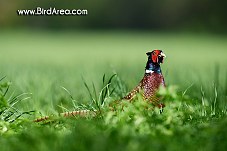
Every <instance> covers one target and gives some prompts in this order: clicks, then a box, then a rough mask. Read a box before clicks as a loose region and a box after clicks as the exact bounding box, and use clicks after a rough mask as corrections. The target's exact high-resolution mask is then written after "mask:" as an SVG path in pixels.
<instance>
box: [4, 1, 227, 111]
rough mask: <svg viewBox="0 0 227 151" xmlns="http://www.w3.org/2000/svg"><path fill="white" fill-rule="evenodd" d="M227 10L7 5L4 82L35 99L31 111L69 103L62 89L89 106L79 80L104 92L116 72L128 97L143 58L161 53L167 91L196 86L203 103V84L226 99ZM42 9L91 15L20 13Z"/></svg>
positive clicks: (137, 4) (123, 4) (210, 4)
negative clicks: (105, 80)
mask: <svg viewBox="0 0 227 151" xmlns="http://www.w3.org/2000/svg"><path fill="white" fill-rule="evenodd" d="M226 4H227V2H226V1H224V0H220V1H212V0H202V1H195V0H185V1H180V0H173V1H170V0H164V1H148V0H142V1H129V0H124V1H119V0H118V1H105V0H97V1H95V2H94V1H88V0H76V1H67V2H65V1H61V0H54V1H44V0H41V1H28V0H21V1H1V2H0V33H1V34H0V43H1V44H0V54H1V55H0V76H1V77H3V76H7V79H8V80H10V81H12V82H13V83H14V86H15V89H16V90H18V91H20V92H31V93H33V98H32V101H30V105H29V103H27V104H26V106H27V108H31V107H34V108H35V109H37V108H38V109H39V108H42V109H44V110H45V108H46V110H50V109H52V108H53V107H56V104H58V103H59V102H60V103H62V102H63V100H62V98H65V95H66V94H64V93H65V92H64V91H63V90H62V89H61V88H60V86H64V87H66V88H67V89H69V90H70V91H71V92H72V94H73V95H74V97H75V98H77V100H79V101H85V100H88V96H87V93H86V89H85V88H84V86H83V82H82V78H81V77H84V78H85V79H86V80H87V81H88V83H89V82H90V83H91V81H93V82H94V83H95V85H96V86H97V87H100V86H101V84H100V83H101V80H102V75H103V74H104V73H106V74H109V75H111V74H113V73H117V74H118V76H119V77H120V78H121V80H122V81H123V82H124V83H125V85H126V90H125V92H123V93H126V92H127V91H129V90H130V89H131V88H132V87H134V86H135V85H136V84H137V83H138V81H139V80H140V79H141V78H142V76H143V72H144V67H145V63H146V60H147V57H146V55H145V53H146V52H147V51H152V50H153V49H162V50H164V52H165V53H166V55H167V58H166V60H165V63H164V64H163V67H162V68H163V74H164V76H165V79H166V82H167V84H168V85H178V86H179V87H180V88H181V89H182V90H184V89H186V88H187V87H188V86H190V85H192V84H193V85H194V87H196V89H193V90H194V91H192V92H191V94H192V95H194V96H197V97H199V96H200V88H201V86H203V85H204V87H207V91H208V94H209V93H212V91H213V88H212V84H213V83H217V84H220V90H221V93H222V94H223V95H221V96H222V98H224V99H226V95H225V94H226V93H227V90H226V85H227V80H226V75H227V70H226V65H227V62H226V56H227V51H226V50H227V36H226V31H227V29H226V27H227V26H226V25H227V20H226V17H225V14H226V13H227V9H226V6H227V5H226ZM36 7H43V8H45V9H48V8H50V7H56V9H61V8H63V9H87V10H88V15H87V16H18V15H17V10H18V9H35V8H36ZM129 77H130V78H129ZM212 94H213V93H212ZM34 102H35V104H36V105H34ZM52 102H57V103H56V104H54V103H52ZM50 104H51V105H50ZM43 106H44V107H43Z"/></svg>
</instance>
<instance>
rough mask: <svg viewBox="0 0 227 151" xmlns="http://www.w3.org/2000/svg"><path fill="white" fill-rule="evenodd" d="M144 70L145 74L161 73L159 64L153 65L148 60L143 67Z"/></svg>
mask: <svg viewBox="0 0 227 151" xmlns="http://www.w3.org/2000/svg"><path fill="white" fill-rule="evenodd" d="M145 70H146V72H148V73H149V71H150V72H155V73H159V74H161V73H162V70H161V67H160V64H158V63H154V62H152V61H151V60H148V61H147V65H146V67H145Z"/></svg>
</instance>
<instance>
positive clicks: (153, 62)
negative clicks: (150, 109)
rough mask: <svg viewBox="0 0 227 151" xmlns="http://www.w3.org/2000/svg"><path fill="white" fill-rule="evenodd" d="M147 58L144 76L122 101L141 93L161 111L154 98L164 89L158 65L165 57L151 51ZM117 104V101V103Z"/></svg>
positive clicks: (156, 99) (66, 113)
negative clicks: (161, 88)
mask: <svg viewBox="0 0 227 151" xmlns="http://www.w3.org/2000/svg"><path fill="white" fill-rule="evenodd" d="M146 54H147V56H148V61H147V64H146V67H145V74H144V77H143V78H142V80H141V81H140V83H139V84H138V85H137V86H136V87H135V88H134V89H133V90H132V91H130V92H129V93H128V94H127V95H126V96H125V97H123V98H122V100H129V101H130V100H132V99H133V98H134V97H135V96H136V94H137V93H139V92H142V96H143V99H144V100H147V101H149V102H151V103H153V104H154V105H155V106H157V107H159V108H160V109H161V111H162V109H163V108H164V107H165V105H164V104H162V103H160V104H159V100H160V98H158V97H156V92H157V90H158V89H159V87H160V86H164V87H165V81H164V77H163V75H162V71H161V67H160V64H161V63H163V61H164V58H165V57H166V55H165V54H164V53H163V51H162V50H153V51H152V52H147V53H146ZM117 102H119V101H117ZM90 112H91V111H90V110H79V111H72V112H64V113H60V116H63V117H69V116H76V115H79V116H85V115H87V114H88V113H90ZM49 118H50V117H49V116H45V117H41V118H38V119H36V120H34V122H41V121H45V120H48V119H49Z"/></svg>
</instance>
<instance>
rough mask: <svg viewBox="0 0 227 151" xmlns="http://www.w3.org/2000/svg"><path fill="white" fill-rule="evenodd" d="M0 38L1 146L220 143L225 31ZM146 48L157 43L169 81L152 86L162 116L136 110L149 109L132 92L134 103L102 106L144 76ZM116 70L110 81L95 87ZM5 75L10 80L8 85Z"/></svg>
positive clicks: (225, 108)
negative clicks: (88, 112) (73, 114)
mask: <svg viewBox="0 0 227 151" xmlns="http://www.w3.org/2000/svg"><path fill="white" fill-rule="evenodd" d="M0 41H1V46H0V53H1V55H0V77H4V76H6V78H5V79H4V80H2V81H1V92H2V94H1V98H2V99H1V103H2V102H4V103H3V104H4V105H1V111H2V110H4V114H0V117H1V119H0V134H1V135H2V136H1V137H0V144H1V148H2V150H4V151H5V150H6V151H7V150H27V149H30V148H32V149H33V150H63V149H64V150H72V149H74V150H183V149H184V150H225V149H226V148H227V144H226V141H227V138H226V136H227V131H226V128H225V125H226V123H227V118H226V113H227V79H226V77H227V70H226V65H227V61H226V57H227V51H226V50H227V44H226V41H227V37H225V36H218V35H209V34H190V33H155V32H130V31H77V32H76V31H74V32H47V31H11V32H10V31H2V32H1V35H0ZM152 49H163V50H164V52H165V54H166V55H167V58H166V60H165V62H164V64H163V65H162V71H163V74H164V76H165V80H166V83H167V85H168V86H169V87H168V89H167V90H162V91H160V95H162V96H163V97H164V99H163V101H164V102H166V104H167V107H166V108H165V110H164V112H163V114H159V111H158V110H156V109H155V110H144V108H149V107H151V106H150V105H149V104H146V103H144V102H143V101H141V99H140V96H138V99H137V101H135V102H134V103H132V104H128V103H127V102H125V103H124V112H122V110H121V108H122V106H119V107H118V106H116V110H117V112H116V113H113V112H111V111H108V108H107V107H106V106H107V104H108V103H109V102H111V101H113V100H116V99H119V98H120V97H121V96H123V95H125V94H126V93H127V92H128V91H129V90H130V89H132V88H133V87H134V86H135V85H136V84H137V83H138V82H139V81H140V79H141V78H142V77H143V72H144V67H145V63H146V59H147V58H146V54H145V53H146V52H147V51H151V50H152ZM115 73H116V74H117V76H115V77H114V78H113V79H112V82H111V85H110V87H108V89H102V88H103V87H105V85H106V84H107V83H108V78H110V77H111V75H113V74H115ZM104 74H105V81H106V82H104V83H103V75H104ZM8 81H11V82H12V84H11V85H10V87H9V89H8V90H7V88H8V85H7V84H9V83H7V82H8ZM85 83H86V85H87V88H86V86H85V85H84V84H85ZM175 85H176V86H177V87H178V88H177V89H175V87H174V86H175ZM105 88H107V87H105ZM113 88H115V91H114V92H113V93H112V94H111V95H108V93H106V92H107V91H109V92H111V91H112V89H113ZM6 90H7V93H6V95H4V94H5V91H6ZM88 90H89V91H88ZM100 92H103V95H102V93H100ZM23 93H26V95H24V96H21V97H20V98H19V99H18V101H16V103H14V104H13V108H15V109H12V107H11V105H10V100H11V99H10V98H13V97H14V96H18V95H20V94H23ZM30 93H31V94H30ZM104 94H106V95H105V98H104V97H102V96H104ZM99 96H100V97H99ZM27 97H29V99H26V98H27ZM91 98H93V100H92V99H91ZM2 100H4V101H2ZM7 100H8V102H7ZM104 100H105V101H104ZM103 101H104V102H105V103H104V105H101V102H103ZM11 104H12V103H11ZM99 107H100V108H101V110H102V111H103V112H102V114H101V115H102V116H98V117H97V118H90V117H88V118H85V119H84V118H82V119H81V118H76V119H75V118H73V119H61V118H57V117H53V118H54V119H55V118H56V119H55V122H52V123H46V124H35V123H32V122H31V121H32V119H34V118H35V117H37V116H39V115H57V113H59V112H62V111H66V110H73V109H75V108H96V109H97V108H99ZM16 111H17V112H16ZM32 111H36V112H35V113H33V112H32ZM22 113H23V114H22ZM11 114H12V115H11ZM30 114H32V115H30ZM19 115H20V116H19ZM18 116H19V117H18ZM8 117H10V119H9V118H8ZM17 117H18V118H17ZM7 119H9V120H7ZM13 119H15V121H14V122H11V123H10V121H11V120H13Z"/></svg>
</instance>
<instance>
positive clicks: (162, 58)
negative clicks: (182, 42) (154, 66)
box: [157, 52, 166, 63]
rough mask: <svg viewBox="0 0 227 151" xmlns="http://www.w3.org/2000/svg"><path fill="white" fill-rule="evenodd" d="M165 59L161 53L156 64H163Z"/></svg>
mask: <svg viewBox="0 0 227 151" xmlns="http://www.w3.org/2000/svg"><path fill="white" fill-rule="evenodd" d="M165 57H166V55H165V54H164V53H163V52H161V53H160V55H159V56H158V58H157V62H158V63H163V61H164V58H165Z"/></svg>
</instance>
